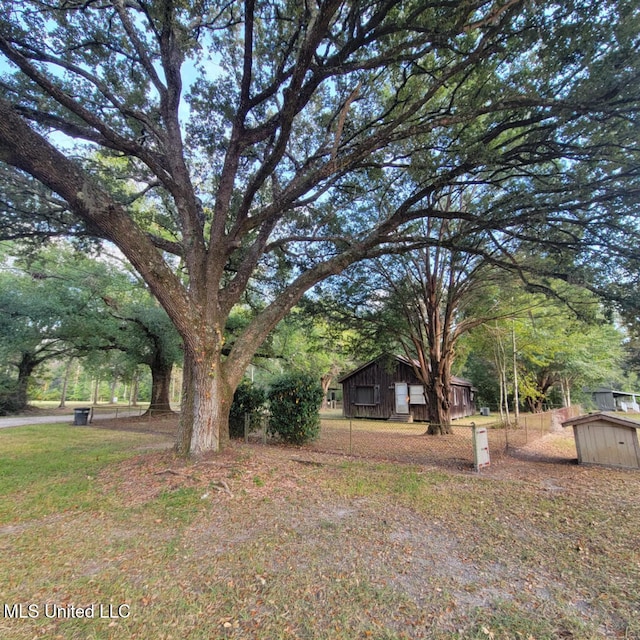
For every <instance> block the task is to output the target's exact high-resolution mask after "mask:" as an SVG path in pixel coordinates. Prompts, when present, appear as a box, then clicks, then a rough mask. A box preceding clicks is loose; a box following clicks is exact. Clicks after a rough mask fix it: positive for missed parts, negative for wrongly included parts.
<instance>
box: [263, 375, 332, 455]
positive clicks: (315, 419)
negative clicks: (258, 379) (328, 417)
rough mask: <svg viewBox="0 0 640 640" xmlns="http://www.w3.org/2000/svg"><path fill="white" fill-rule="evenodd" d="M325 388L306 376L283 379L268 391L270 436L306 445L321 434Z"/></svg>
mask: <svg viewBox="0 0 640 640" xmlns="http://www.w3.org/2000/svg"><path fill="white" fill-rule="evenodd" d="M321 403H322V387H321V386H320V383H319V382H318V381H317V380H316V379H315V378H314V377H312V376H310V375H307V374H288V375H285V376H282V377H281V378H279V379H278V380H276V382H275V383H274V384H273V385H272V387H271V390H270V391H269V408H270V410H271V415H270V416H269V432H270V433H272V434H277V435H279V436H280V437H281V438H282V439H283V440H284V441H285V442H289V443H291V444H303V443H305V442H308V441H310V440H313V439H314V438H316V437H317V436H318V433H319V432H320V413H319V409H320V404H321Z"/></svg>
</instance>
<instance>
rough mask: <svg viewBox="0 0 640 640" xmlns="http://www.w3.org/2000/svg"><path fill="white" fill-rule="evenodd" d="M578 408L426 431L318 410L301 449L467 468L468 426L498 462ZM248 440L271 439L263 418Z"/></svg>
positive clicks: (416, 425) (470, 455)
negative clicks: (314, 432)
mask: <svg viewBox="0 0 640 640" xmlns="http://www.w3.org/2000/svg"><path fill="white" fill-rule="evenodd" d="M580 413H581V409H580V407H579V406H576V407H568V408H564V409H556V410H553V411H546V412H544V413H538V414H521V416H520V418H519V421H518V424H517V425H516V424H514V422H513V418H512V420H511V424H504V423H503V422H502V421H501V420H500V419H498V420H496V419H495V418H491V417H485V416H482V417H480V416H478V417H471V418H468V419H466V420H465V421H464V422H457V421H456V422H454V424H453V427H452V433H451V434H448V435H439V436H428V435H426V431H427V428H428V425H427V424H426V423H423V422H412V423H407V422H391V421H385V420H364V419H349V418H343V417H341V416H339V415H338V414H337V413H336V412H334V413H327V412H325V413H323V414H322V417H321V429H320V435H319V437H318V438H317V439H316V440H314V441H313V442H311V443H309V444H307V445H305V448H306V449H310V450H314V451H321V452H324V453H336V454H341V455H348V456H353V457H360V458H367V459H370V460H381V461H382V460H384V461H397V462H406V463H413V464H429V465H441V466H447V467H454V468H460V469H471V468H473V467H474V444H473V428H474V427H485V428H486V430H487V439H488V446H489V455H490V458H491V463H492V464H495V463H499V462H500V460H502V459H503V458H504V457H505V456H507V455H509V453H512V452H515V450H517V449H519V448H521V447H523V446H525V445H527V444H529V443H532V442H534V441H535V440H537V439H539V438H541V437H543V436H545V435H547V434H549V433H552V432H554V431H558V430H561V429H562V427H561V423H562V421H564V420H567V419H568V418H571V417H574V416H576V415H579V414H580ZM249 424H250V423H249V422H247V431H246V433H245V440H246V441H247V442H261V443H264V444H266V443H268V442H271V441H272V440H271V437H270V436H269V434H268V433H267V422H266V419H263V420H262V421H260V422H259V423H257V424H254V425H252V426H251V427H249Z"/></svg>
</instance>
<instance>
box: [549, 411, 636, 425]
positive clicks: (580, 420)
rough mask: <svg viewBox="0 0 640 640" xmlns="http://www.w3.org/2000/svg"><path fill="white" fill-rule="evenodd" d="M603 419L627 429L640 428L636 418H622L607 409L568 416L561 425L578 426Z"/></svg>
mask: <svg viewBox="0 0 640 640" xmlns="http://www.w3.org/2000/svg"><path fill="white" fill-rule="evenodd" d="M600 420H604V421H606V422H609V423H611V424H612V425H615V426H617V427H627V428H628V429H640V422H638V421H637V420H631V419H630V418H624V417H623V416H619V415H616V414H614V413H609V412H608V411H595V412H594V413H587V414H585V415H582V416H576V417H575V418H569V419H568V420H564V421H563V422H562V426H563V427H570V426H574V425H575V426H578V425H583V424H588V423H589V422H598V421H600Z"/></svg>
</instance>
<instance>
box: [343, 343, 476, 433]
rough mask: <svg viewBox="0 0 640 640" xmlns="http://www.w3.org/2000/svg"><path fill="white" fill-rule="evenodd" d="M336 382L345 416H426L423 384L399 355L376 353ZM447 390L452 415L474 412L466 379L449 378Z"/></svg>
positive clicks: (458, 416)
mask: <svg viewBox="0 0 640 640" xmlns="http://www.w3.org/2000/svg"><path fill="white" fill-rule="evenodd" d="M338 382H339V383H340V384H342V391H343V415H344V416H345V417H346V418H374V419H381V420H388V419H390V418H391V417H392V416H396V415H398V414H404V413H406V414H407V415H410V416H411V417H412V418H413V419H414V420H419V421H426V420H427V418H428V412H427V410H428V407H427V404H426V398H425V394H424V387H423V383H422V381H421V380H420V379H419V378H418V377H417V376H416V374H415V371H414V368H413V366H412V363H411V362H410V361H409V360H407V359H406V358H403V357H402V356H397V355H391V356H390V355H382V356H379V357H378V358H376V359H375V360H371V361H370V362H367V363H366V364H363V365H362V366H361V367H359V368H358V369H355V370H354V371H351V372H350V373H348V374H346V375H345V376H343V377H342V378H340V379H339V380H338ZM451 393H452V417H453V418H460V417H463V416H468V415H473V413H475V405H474V402H473V386H472V384H471V383H470V382H469V381H467V380H463V379H461V378H453V380H452V392H451ZM403 403H405V406H402V404H403Z"/></svg>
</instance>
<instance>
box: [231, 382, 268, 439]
mask: <svg viewBox="0 0 640 640" xmlns="http://www.w3.org/2000/svg"><path fill="white" fill-rule="evenodd" d="M266 401H267V394H266V393H265V392H264V390H263V389H261V388H260V387H256V386H255V385H254V384H253V382H250V381H249V380H243V381H242V382H241V383H240V385H239V386H238V388H237V389H236V392H235V393H234V394H233V402H232V404H231V411H230V412H229V435H230V436H231V437H232V438H244V421H245V415H246V414H249V420H250V421H251V428H252V429H257V428H258V427H259V426H260V417H261V415H262V410H263V409H264V405H265V403H266Z"/></svg>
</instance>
